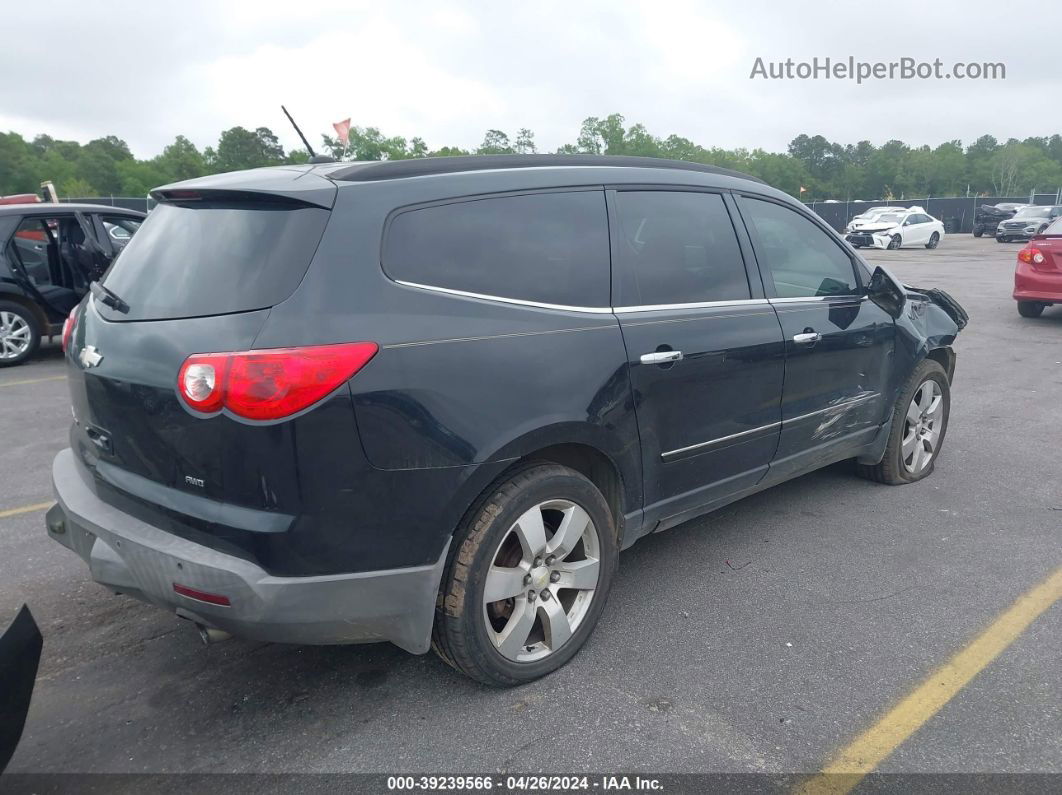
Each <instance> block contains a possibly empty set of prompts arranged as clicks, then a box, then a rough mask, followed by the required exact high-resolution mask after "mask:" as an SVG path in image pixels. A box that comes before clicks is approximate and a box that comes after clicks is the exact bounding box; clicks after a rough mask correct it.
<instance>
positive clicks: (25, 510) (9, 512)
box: [0, 501, 55, 519]
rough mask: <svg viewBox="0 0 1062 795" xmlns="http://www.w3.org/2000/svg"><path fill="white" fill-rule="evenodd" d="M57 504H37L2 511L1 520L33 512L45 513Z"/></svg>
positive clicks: (0, 513) (49, 502)
mask: <svg viewBox="0 0 1062 795" xmlns="http://www.w3.org/2000/svg"><path fill="white" fill-rule="evenodd" d="M54 504H55V503H54V502H52V501H48V502H35V503H34V504H33V505H23V506H22V507H21V508H8V509H7V510H3V511H0V519H6V518H7V517H9V516H18V515H19V514H20V513H33V511H43V510H44V509H45V508H51V507H52V505H54Z"/></svg>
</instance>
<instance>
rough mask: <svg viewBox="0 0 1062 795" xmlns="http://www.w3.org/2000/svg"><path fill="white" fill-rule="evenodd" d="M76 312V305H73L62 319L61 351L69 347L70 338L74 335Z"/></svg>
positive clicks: (65, 350) (64, 351)
mask: <svg viewBox="0 0 1062 795" xmlns="http://www.w3.org/2000/svg"><path fill="white" fill-rule="evenodd" d="M76 314H77V307H76V306H75V307H74V308H73V309H71V310H70V314H69V315H67V316H66V320H64V321H63V353H66V352H67V350H68V349H69V348H70V338H71V337H73V336H74V316H75V315H76Z"/></svg>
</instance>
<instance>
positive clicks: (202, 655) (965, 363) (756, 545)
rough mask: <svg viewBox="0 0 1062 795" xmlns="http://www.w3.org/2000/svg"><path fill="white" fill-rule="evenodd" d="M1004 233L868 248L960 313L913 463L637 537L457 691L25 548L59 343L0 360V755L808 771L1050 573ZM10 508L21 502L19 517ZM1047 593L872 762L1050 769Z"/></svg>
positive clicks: (1059, 337)
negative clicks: (599, 609) (595, 584)
mask: <svg viewBox="0 0 1062 795" xmlns="http://www.w3.org/2000/svg"><path fill="white" fill-rule="evenodd" d="M1018 248H1019V246H1018V245H1017V244H1014V245H1000V244H997V243H996V242H995V241H994V240H992V239H974V238H973V237H972V236H969V235H954V236H949V237H948V238H947V239H946V240H945V241H944V243H943V244H942V245H941V247H940V248H939V249H937V250H935V251H927V250H924V249H921V248H919V249H905V250H900V251H877V252H871V254H870V259H871V261H873V262H874V263H876V264H885V265H887V266H888V267H890V268H891V269H893V271H894V272H895V273H897V274H898V275H899V276H901V277H902V278H903V279H905V280H906V281H908V282H909V283H911V284H914V285H916V286H920V287H934V286H939V287H944V288H945V289H947V290H948V291H949V292H951V293H952V294H953V295H954V296H955V297H956V298H958V299H959V300H960V301H961V302H962V303H963V304H964V306H965V307H966V308H967V310H968V311H969V313H970V316H971V321H970V326H969V328H968V329H967V330H966V331H965V332H964V333H963V334H962V335H961V336H960V338H959V341H958V343H957V346H956V347H957V351H958V367H957V371H956V377H955V382H954V385H953V407H952V416H951V425H950V428H949V431H948V435H947V440H946V442H945V445H944V450H943V452H942V454H941V457H940V459H939V462H938V464H937V469H936V472H935V473H934V474H933V475H932V476H931V477H929V478H928V479H926V480H924V481H922V482H920V483H917V484H914V485H911V486H903V487H887V486H881V485H876V484H873V483H869V482H867V481H863V480H860V479H857V478H856V477H854V476H853V475H852V474H851V472H850V470H849V469H848V468H847V467H845V466H835V467H832V468H829V469H827V470H824V471H821V472H818V473H815V474H813V475H809V476H806V477H803V478H800V479H799V480H796V481H793V482H790V483H788V484H785V485H783V486H780V487H777V488H775V489H773V490H770V491H767V492H764V493H762V494H759V495H756V496H754V497H751V498H748V499H746V500H744V501H742V502H739V503H737V504H735V505H732V506H729V507H727V508H726V509H724V510H722V511H721V512H719V513H716V514H713V515H711V516H709V517H706V518H704V519H701V520H697V521H695V522H692V523H689V524H687V525H684V526H682V527H680V528H676V529H674V530H671V531H669V532H667V533H663V534H659V535H655V536H651V537H648V538H646V539H644V540H643V541H641V542H640V543H639V544H638V545H636V546H635V547H634V548H633V549H631V550H630V551H628V552H625V553H624V554H623V556H622V558H621V564H620V572H619V574H618V576H617V579H616V582H615V585H614V590H613V593H612V595H611V597H610V600H609V606H608V609H607V610H606V612H605V615H604V617H603V619H602V621H601V624H600V625H599V627H598V629H597V631H596V633H595V634H594V635H593V637H592V638H591V639H590V641H589V643H588V645H587V647H586V648H585V649H584V650H583V651H582V653H581V654H579V655H578V656H577V657H576V658H575V660H574V661H573V662H572V663H571V664H570V665H568V666H567V667H566V668H564V669H562V670H561V671H559V672H558V673H556V674H554V675H553V676H551V677H548V678H547V679H545V680H543V681H539V682H536V683H534V684H531V685H528V686H525V687H522V688H519V689H515V690H509V691H499V690H490V689H486V688H484V687H481V686H479V685H477V684H475V683H473V682H471V681H470V680H468V679H465V678H464V677H462V676H460V675H459V674H457V673H455V672H454V671H452V670H450V669H449V668H448V667H446V666H445V665H444V664H443V663H442V662H441V661H439V660H438V659H437V658H436V657H434V656H433V655H426V656H422V657H414V656H410V655H408V654H406V653H404V652H402V651H400V650H398V649H397V648H393V647H391V646H386V645H379V646H356V647H333V648H316V647H295V646H279V645H267V644H260V643H251V642H245V641H241V640H238V639H237V640H232V641H229V642H226V643H222V644H219V645H215V646H211V647H204V646H202V645H201V644H200V642H199V639H198V636H197V634H196V631H195V628H194V627H193V626H192V625H191V624H189V623H187V622H184V621H181V620H179V619H177V618H176V617H175V616H173V615H169V614H166V613H164V612H162V611H159V610H156V609H154V608H151V607H148V606H145V605H143V604H140V603H138V602H136V601H134V600H132V599H129V598H125V597H118V596H113V595H110V594H109V593H107V592H106V591H104V590H103V589H102V588H101V587H99V586H97V585H95V584H93V583H92V582H91V581H89V579H88V575H87V571H86V568H85V566H84V565H83V563H82V562H81V560H80V559H78V558H77V557H76V556H75V555H74V554H73V553H72V552H69V551H68V550H66V549H64V548H62V547H60V546H59V545H58V544H56V543H54V542H53V541H51V540H49V539H48V538H47V537H46V535H45V531H44V523H43V519H44V511H43V508H41V507H37V508H35V509H34V508H31V506H40V504H42V503H46V502H47V501H48V500H49V496H50V483H49V471H50V465H51V460H52V457H53V456H54V454H55V453H56V452H57V451H59V450H60V449H61V448H62V447H64V446H65V439H66V434H67V424H68V422H69V418H70V411H69V407H68V399H67V391H66V384H65V382H64V377H63V369H64V368H63V364H62V361H61V355H60V353H59V351H58V348H57V346H55V345H51V346H46V348H45V350H44V351H43V352H42V353H41V355H39V356H38V358H37V359H35V360H34V361H33V362H32V363H30V364H29V365H26V366H23V367H19V368H13V369H8V370H3V371H0V427H2V430H3V433H2V439H3V452H2V455H0V484H2V487H0V617H2V619H3V620H4V621H6V620H7V619H8V618H10V617H11V616H12V615H13V614H14V611H15V610H16V609H17V607H18V606H19V605H20V604H21V603H22V602H27V603H28V604H29V605H30V607H31V609H32V610H33V612H34V614H35V616H36V618H37V620H38V623H39V624H40V626H41V629H42V631H43V633H44V637H45V646H44V656H43V659H42V663H41V668H40V673H39V678H38V681H37V690H36V693H35V695H34V700H33V704H32V708H31V711H30V715H29V719H28V722H27V725H26V732H25V735H24V737H23V741H22V744H21V746H20V747H19V749H18V751H17V752H16V754H15V757H14V759H13V760H12V762H11V765H10V767H9V771H10V772H22V773H27V772H45V771H48V772H302V771H313V772H336V771H359V772H360V771H371V772H396V771H402V772H410V771H417V772H466V773H467V772H475V771H483V772H510V771H511V772H535V771H551V772H575V771H586V772H591V771H594V772H612V771H620V770H622V771H637V770H640V771H654V772H715V771H727V772H779V773H783V772H814V771H816V770H819V769H820V768H821V767H822V766H823V765H824V764H825V763H826V761H827V760H828V759H830V758H831V757H832V756H833V755H834V754H835V753H836V752H837V750H838V749H839V748H842V747H844V746H845V745H846V744H847V743H848V742H849V741H850V740H851V739H852V738H853V737H856V736H857V735H859V734H860V733H861V732H863V731H864V730H865V729H867V728H868V727H869V726H870V725H872V724H873V723H874V722H875V721H876V720H877V718H878V717H880V716H881V715H882V714H883V713H885V712H886V711H887V710H888V709H890V708H891V707H892V706H893V705H894V704H896V703H897V702H898V701H899V700H900V699H902V698H903V697H904V696H905V695H906V694H907V693H909V692H910V691H911V690H912V689H913V688H915V687H916V686H917V685H918V684H919V683H920V682H921V681H922V680H923V679H924V678H925V677H926V676H927V674H929V673H930V672H931V671H933V670H934V669H935V668H937V667H938V666H940V665H941V664H943V663H944V662H946V661H947V660H949V659H950V658H951V657H952V656H953V655H954V654H956V653H957V652H959V651H960V650H961V649H963V648H964V647H965V646H966V645H967V644H969V643H970V641H971V640H972V639H973V638H974V637H975V636H977V635H978V633H980V632H981V631H982V630H983V629H984V628H985V627H987V626H989V625H990V624H991V623H992V622H993V620H994V619H995V618H996V616H997V615H999V614H1000V613H1001V612H1002V611H1004V610H1005V609H1007V608H1008V607H1009V606H1010V605H1012V604H1013V603H1014V602H1015V600H1017V599H1019V597H1021V596H1022V594H1024V593H1026V592H1027V591H1029V590H1030V589H1031V588H1033V587H1034V586H1035V585H1036V584H1037V583H1040V582H1042V581H1043V580H1045V578H1047V577H1049V576H1050V575H1051V574H1052V573H1053V572H1054V571H1055V570H1056V569H1058V567H1059V566H1060V565H1062V543H1060V539H1062V493H1060V487H1059V484H1062V456H1060V455H1059V449H1060V447H1062V399H1060V395H1062V307H1055V308H1052V309H1049V310H1047V312H1046V313H1045V314H1044V316H1043V317H1042V318H1041V319H1039V320H1026V319H1022V318H1020V317H1019V316H1018V314H1017V311H1016V310H1015V307H1014V302H1013V301H1012V300H1011V298H1010V289H1011V286H1012V274H1013V263H1014V258H1015V254H1016V252H1017V250H1018ZM23 509H27V510H23ZM1060 638H1062V604H1055V605H1054V606H1053V607H1050V608H1048V609H1047V610H1046V611H1045V612H1044V613H1043V614H1042V615H1041V616H1040V617H1039V618H1037V619H1036V620H1035V621H1034V622H1033V623H1032V624H1031V625H1030V626H1029V627H1028V629H1027V630H1025V631H1024V632H1023V633H1021V634H1020V635H1019V636H1018V637H1017V639H1016V640H1015V641H1014V642H1013V644H1011V645H1010V646H1009V647H1007V648H1006V649H1005V650H1004V651H1003V652H1002V653H1001V654H1000V655H999V657H998V658H996V659H995V660H994V661H993V662H991V663H990V664H988V665H987V667H985V669H984V670H983V671H981V672H980V673H979V674H978V675H977V676H976V677H975V678H973V680H972V681H971V682H970V683H969V684H968V685H966V686H965V687H964V688H962V689H961V690H960V691H959V692H958V693H957V694H956V695H955V697H954V698H952V699H951V700H950V701H949V702H948V703H946V704H945V705H944V706H943V707H942V708H941V709H940V710H939V711H938V712H936V713H935V714H934V715H933V716H932V717H931V718H930V719H929V720H928V721H927V722H926V723H925V724H924V725H922V726H921V728H920V729H918V730H917V731H916V732H915V733H914V734H913V735H911V736H910V737H907V738H906V739H905V740H904V741H903V742H902V743H901V744H899V747H898V748H897V749H896V750H895V752H894V753H892V754H891V755H890V756H889V757H888V758H887V759H885V760H884V762H883V763H882V764H881V765H880V766H879V770H882V771H903V772H1011V773H1015V772H1055V773H1062V654H1060V645H1059V639H1060Z"/></svg>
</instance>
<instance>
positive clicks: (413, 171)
mask: <svg viewBox="0 0 1062 795" xmlns="http://www.w3.org/2000/svg"><path fill="white" fill-rule="evenodd" d="M572 166H598V167H601V166H606V167H613V168H666V169H679V170H682V171H698V172H701V173H705V174H718V175H720V176H725V177H737V178H738V179H747V180H751V181H753V182H759V183H763V180H762V179H759V178H758V177H754V176H752V175H750V174H743V173H741V172H740V171H731V170H730V169H728V168H719V167H718V166H710V165H707V164H705V163H690V162H687V161H685V160H668V159H666V158H662V157H626V156H621V155H467V156H461V157H418V158H410V159H409V160H379V161H369V162H366V161H360V162H353V163H351V164H350V165H349V166H347V167H346V168H337V169H335V170H332V171H329V173H328V177H329V178H330V179H333V180H339V181H341V182H375V181H378V180H387V179H402V178H404V177H423V176H429V175H432V174H457V173H460V172H462V171H489V170H496V169H513V168H564V167H572Z"/></svg>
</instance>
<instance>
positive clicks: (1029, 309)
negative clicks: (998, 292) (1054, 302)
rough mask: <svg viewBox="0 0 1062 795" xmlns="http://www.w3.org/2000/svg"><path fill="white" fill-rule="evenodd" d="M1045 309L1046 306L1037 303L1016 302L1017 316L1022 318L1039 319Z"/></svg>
mask: <svg viewBox="0 0 1062 795" xmlns="http://www.w3.org/2000/svg"><path fill="white" fill-rule="evenodd" d="M1046 308H1047V304H1041V303H1040V302H1039V301H1018V314H1019V315H1021V316H1022V317H1040V315H1042V314H1043V313H1044V310H1045V309H1046Z"/></svg>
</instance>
